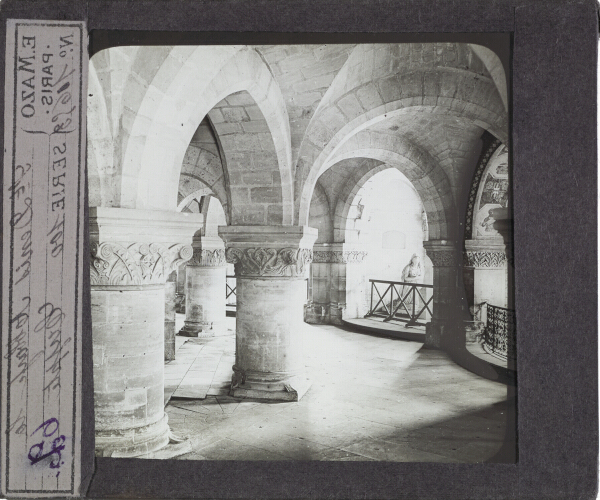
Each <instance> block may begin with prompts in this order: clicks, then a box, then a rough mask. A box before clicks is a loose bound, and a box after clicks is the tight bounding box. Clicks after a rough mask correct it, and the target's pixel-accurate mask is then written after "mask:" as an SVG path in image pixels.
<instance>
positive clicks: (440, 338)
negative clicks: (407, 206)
mask: <svg viewBox="0 0 600 500" xmlns="http://www.w3.org/2000/svg"><path fill="white" fill-rule="evenodd" d="M423 247H424V248H425V251H426V252H427V255H428V256H429V258H430V259H431V262H432V264H433V316H432V318H431V321H430V322H429V323H427V325H426V328H425V345H426V346H428V347H434V348H438V349H446V350H453V349H462V348H464V347H465V329H464V327H463V311H462V302H461V298H462V296H463V295H464V290H461V289H460V288H459V283H460V279H459V273H460V272H461V266H460V262H461V260H460V259H459V256H460V255H461V254H462V251H459V249H458V247H457V243H456V242H454V241H446V240H430V241H424V242H423Z"/></svg>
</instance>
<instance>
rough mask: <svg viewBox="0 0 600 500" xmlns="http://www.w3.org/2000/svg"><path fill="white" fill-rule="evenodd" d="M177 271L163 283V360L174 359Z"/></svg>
mask: <svg viewBox="0 0 600 500" xmlns="http://www.w3.org/2000/svg"><path fill="white" fill-rule="evenodd" d="M176 288H177V271H173V272H172V273H171V274H170V275H169V278H168V279H167V282H166V283H165V361H172V360H174V359H175V318H176V316H175V290H176Z"/></svg>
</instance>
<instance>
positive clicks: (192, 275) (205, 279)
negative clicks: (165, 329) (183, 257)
mask: <svg viewBox="0 0 600 500" xmlns="http://www.w3.org/2000/svg"><path fill="white" fill-rule="evenodd" d="M193 247H194V256H193V257H192V259H191V260H190V261H189V262H188V263H187V266H186V284H185V324H184V326H183V328H182V329H181V330H180V332H179V335H183V336H185V337H214V336H215V334H217V335H218V334H222V333H225V282H226V274H227V273H226V270H227V262H226V261H225V249H224V245H223V241H222V240H221V239H220V238H209V237H206V236H195V237H194V242H193Z"/></svg>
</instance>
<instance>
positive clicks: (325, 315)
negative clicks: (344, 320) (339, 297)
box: [304, 302, 329, 325]
mask: <svg viewBox="0 0 600 500" xmlns="http://www.w3.org/2000/svg"><path fill="white" fill-rule="evenodd" d="M328 309H329V307H328V305H325V304H317V303H313V302H311V303H308V304H306V305H305V306H304V322H305V323H308V324H309V325H322V324H327V323H328V322H329V311H328Z"/></svg>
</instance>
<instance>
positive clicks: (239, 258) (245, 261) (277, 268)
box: [225, 247, 312, 277]
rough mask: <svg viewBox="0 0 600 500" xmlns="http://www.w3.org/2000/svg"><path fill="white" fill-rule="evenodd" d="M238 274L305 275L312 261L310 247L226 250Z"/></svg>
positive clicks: (226, 254) (232, 248) (233, 248)
mask: <svg viewBox="0 0 600 500" xmlns="http://www.w3.org/2000/svg"><path fill="white" fill-rule="evenodd" d="M225 256H226V258H227V262H229V263H232V264H234V265H235V274H236V276H265V277H281V276H287V277H303V276H304V275H305V272H306V270H307V269H308V265H309V264H310V263H311V262H312V250H311V249H308V248H235V247H231V248H228V249H227V250H226V251H225Z"/></svg>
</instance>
